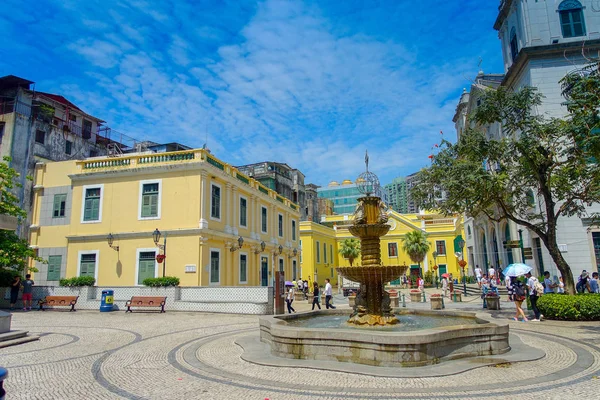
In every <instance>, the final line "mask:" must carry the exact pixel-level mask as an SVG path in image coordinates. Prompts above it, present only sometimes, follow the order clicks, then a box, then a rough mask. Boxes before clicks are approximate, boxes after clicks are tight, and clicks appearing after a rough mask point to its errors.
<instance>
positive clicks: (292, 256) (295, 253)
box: [288, 247, 298, 258]
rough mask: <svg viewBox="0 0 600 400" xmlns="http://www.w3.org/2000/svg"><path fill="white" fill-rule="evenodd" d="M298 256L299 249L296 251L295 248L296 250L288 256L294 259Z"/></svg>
mask: <svg viewBox="0 0 600 400" xmlns="http://www.w3.org/2000/svg"><path fill="white" fill-rule="evenodd" d="M297 255H298V249H296V248H295V247H294V250H292V254H290V255H288V258H294V257H296V256H297Z"/></svg>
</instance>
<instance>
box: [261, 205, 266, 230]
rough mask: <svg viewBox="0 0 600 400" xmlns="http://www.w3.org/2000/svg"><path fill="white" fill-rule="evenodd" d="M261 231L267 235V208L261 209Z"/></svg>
mask: <svg viewBox="0 0 600 400" xmlns="http://www.w3.org/2000/svg"><path fill="white" fill-rule="evenodd" d="M260 230H261V232H262V233H267V208H266V207H261V209H260Z"/></svg>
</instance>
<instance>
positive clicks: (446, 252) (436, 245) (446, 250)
mask: <svg viewBox="0 0 600 400" xmlns="http://www.w3.org/2000/svg"><path fill="white" fill-rule="evenodd" d="M438 242H444V254H438V255H437V256H438V257H439V256H445V255H447V254H448V247H447V246H446V241H445V240H436V241H435V251H437V250H438Z"/></svg>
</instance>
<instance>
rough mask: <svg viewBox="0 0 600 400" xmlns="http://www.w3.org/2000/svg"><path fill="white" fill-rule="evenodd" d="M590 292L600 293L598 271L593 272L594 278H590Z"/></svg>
mask: <svg viewBox="0 0 600 400" xmlns="http://www.w3.org/2000/svg"><path fill="white" fill-rule="evenodd" d="M590 293H600V289H599V288H598V273H597V272H593V273H592V279H590Z"/></svg>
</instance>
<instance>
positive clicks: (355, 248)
mask: <svg viewBox="0 0 600 400" xmlns="http://www.w3.org/2000/svg"><path fill="white" fill-rule="evenodd" d="M338 252H339V253H340V254H341V255H342V257H344V258H347V259H348V261H350V266H352V263H353V262H354V260H355V259H356V258H358V256H359V255H360V242H359V241H358V240H356V239H344V241H343V242H342V243H341V244H340V249H339V250H338Z"/></svg>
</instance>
